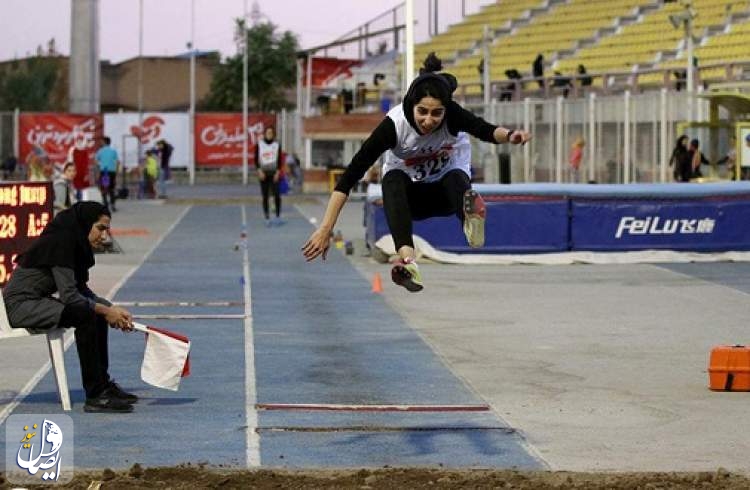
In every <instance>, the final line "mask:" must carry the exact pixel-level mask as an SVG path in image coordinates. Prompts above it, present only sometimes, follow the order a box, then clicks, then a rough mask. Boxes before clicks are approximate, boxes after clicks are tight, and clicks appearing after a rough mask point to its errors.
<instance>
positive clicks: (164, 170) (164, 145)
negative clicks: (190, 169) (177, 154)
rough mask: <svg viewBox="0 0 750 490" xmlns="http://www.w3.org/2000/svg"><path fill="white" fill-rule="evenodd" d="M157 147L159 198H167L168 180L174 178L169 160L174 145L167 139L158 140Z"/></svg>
mask: <svg viewBox="0 0 750 490" xmlns="http://www.w3.org/2000/svg"><path fill="white" fill-rule="evenodd" d="M156 149H157V150H158V151H159V159H160V164H161V165H160V169H159V199H166V198H167V181H168V180H169V179H170V178H172V173H171V172H172V171H171V170H170V168H169V161H170V159H171V158H172V153H173V152H174V147H173V146H172V145H170V144H169V142H167V140H163V139H162V140H159V141H157V142H156Z"/></svg>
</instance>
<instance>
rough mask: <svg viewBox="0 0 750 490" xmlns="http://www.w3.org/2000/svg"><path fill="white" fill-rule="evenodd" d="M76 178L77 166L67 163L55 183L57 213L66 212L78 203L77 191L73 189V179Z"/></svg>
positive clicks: (55, 207)
mask: <svg viewBox="0 0 750 490" xmlns="http://www.w3.org/2000/svg"><path fill="white" fill-rule="evenodd" d="M75 177H76V166H75V164H74V163H73V162H67V163H66V164H65V166H63V171H62V173H61V174H60V176H59V177H58V178H57V179H55V182H54V183H53V187H52V188H53V191H54V193H55V201H54V204H53V206H54V209H55V213H59V212H60V211H64V210H66V209H68V208H69V207H71V206H72V205H73V204H75V203H76V201H77V199H76V191H75V188H74V187H73V179H75Z"/></svg>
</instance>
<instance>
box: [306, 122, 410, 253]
mask: <svg viewBox="0 0 750 490" xmlns="http://www.w3.org/2000/svg"><path fill="white" fill-rule="evenodd" d="M394 146H396V127H395V126H394V124H393V121H392V120H391V119H390V118H388V117H386V118H385V119H383V121H382V122H381V123H380V124H379V125H378V127H377V128H375V131H373V133H372V134H371V135H370V137H369V138H367V140H365V142H364V143H363V144H362V148H360V149H359V151H358V152H357V154H356V155H354V158H352V161H351V163H350V164H349V166H348V167H347V168H346V170H345V171H344V174H343V175H342V176H341V178H340V179H339V182H338V184H336V189H335V190H334V191H333V193H332V194H331V198H330V199H329V200H328V206H327V207H326V212H325V216H323V221H322V222H321V224H320V226H319V227H318V229H317V230H315V231H314V232H313V234H312V235H310V238H308V240H307V242H305V244H304V245H303V246H302V255H303V256H304V257H305V259H306V260H307V261H308V262H309V261H311V260H314V259H315V258H316V257H318V256H322V257H323V260H325V258H326V254H327V253H328V247H329V245H330V237H331V232H332V231H333V227H334V226H336V221H338V218H339V214H341V209H342V208H343V207H344V204H346V200H347V198H348V197H349V192H350V191H351V190H352V188H353V187H354V186H355V185H356V184H357V182H359V180H360V179H361V178H362V177H363V176H364V175H365V173H366V172H367V170H368V169H369V168H370V167H371V166H372V164H373V163H374V162H375V160H377V159H378V158H379V157H380V155H382V154H383V152H384V151H386V150H388V149H390V148H393V147H394Z"/></svg>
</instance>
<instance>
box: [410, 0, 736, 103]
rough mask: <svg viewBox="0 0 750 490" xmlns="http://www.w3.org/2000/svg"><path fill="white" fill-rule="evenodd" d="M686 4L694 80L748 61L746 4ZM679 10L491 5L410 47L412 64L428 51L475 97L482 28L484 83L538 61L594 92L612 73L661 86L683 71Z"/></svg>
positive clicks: (628, 0)
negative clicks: (676, 22) (584, 76)
mask: <svg viewBox="0 0 750 490" xmlns="http://www.w3.org/2000/svg"><path fill="white" fill-rule="evenodd" d="M692 5H693V6H692V8H693V10H694V12H695V13H696V14H697V16H696V18H695V19H694V21H693V25H694V29H693V33H694V38H695V40H696V45H695V46H696V48H695V54H694V55H695V57H696V58H697V59H698V60H699V62H700V66H701V67H708V68H706V69H702V70H701V72H700V73H699V79H701V80H703V81H706V82H710V81H724V80H726V79H727V69H726V67H725V66H722V65H724V64H726V63H730V62H731V63H741V62H745V61H750V53H748V51H747V48H746V46H747V45H748V41H750V22H749V21H748V19H750V2H748V1H746V0H694V1H693V4H692ZM684 8H685V6H684V5H683V3H681V2H664V1H661V0H659V1H657V0H624V1H623V0H547V1H538V0H520V1H514V2H506V1H499V2H497V3H494V4H491V5H488V6H486V7H484V8H482V9H481V10H480V12H478V13H476V14H473V15H469V16H467V17H465V18H464V19H463V20H462V21H461V22H459V23H457V24H454V25H452V26H450V27H449V28H448V29H447V30H446V31H445V32H443V33H440V34H438V35H436V36H434V37H432V38H431V39H430V40H429V41H427V42H425V43H422V44H419V45H417V46H416V47H415V57H416V59H417V60H421V59H424V57H425V56H426V54H427V53H429V52H430V51H436V52H437V53H438V54H439V55H440V56H441V57H442V58H443V59H444V61H445V62H446V65H447V66H446V69H447V70H448V71H451V72H452V73H454V74H455V75H456V76H457V77H458V79H459V82H460V83H461V84H463V85H466V86H467V87H468V90H467V92H466V94H467V95H477V94H479V93H480V92H481V74H480V71H479V70H478V66H479V64H480V63H481V61H482V58H483V48H482V46H483V36H484V28H485V26H487V27H488V28H489V33H490V39H489V43H490V46H489V52H490V66H491V72H490V79H491V80H492V81H495V82H497V81H501V80H503V79H505V71H506V70H508V69H517V70H518V71H520V72H521V73H522V74H523V75H524V76H525V77H530V76H531V64H532V62H533V60H534V58H535V57H536V56H537V54H542V55H543V56H544V58H545V61H546V69H545V76H552V74H553V72H560V74H561V75H566V76H574V75H575V72H576V69H577V67H578V66H579V65H584V66H585V67H586V69H587V71H588V73H589V74H591V75H593V79H594V81H593V85H594V86H600V87H601V86H603V85H606V82H605V81H604V77H603V75H605V74H617V73H620V74H631V73H640V75H639V76H638V84H639V85H641V86H643V85H652V86H656V85H662V84H663V83H664V81H665V72H666V71H670V70H671V71H673V70H675V69H676V68H681V67H684V66H685V64H686V56H687V55H686V52H685V51H686V49H685V40H684V36H685V34H684V32H683V30H682V29H675V28H673V27H672V25H671V23H670V20H669V17H670V15H674V14H676V13H679V12H681V11H682V10H683V9H684ZM667 75H669V73H667Z"/></svg>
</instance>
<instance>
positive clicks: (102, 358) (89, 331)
mask: <svg viewBox="0 0 750 490" xmlns="http://www.w3.org/2000/svg"><path fill="white" fill-rule="evenodd" d="M60 326H61V327H65V328H68V327H73V328H75V337H76V349H77V350H78V361H79V362H80V364H81V378H82V379H83V389H84V391H85V392H86V398H94V397H96V396H98V395H100V394H101V392H102V391H103V390H104V388H106V387H107V384H109V381H110V379H109V374H108V371H109V349H108V345H107V335H108V333H109V325H107V322H106V321H105V320H104V318H101V317H99V316H97V315H96V314H95V313H94V311H93V310H91V308H90V307H89V306H88V305H86V304H74V305H65V309H63V311H62V315H61V316H60Z"/></svg>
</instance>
